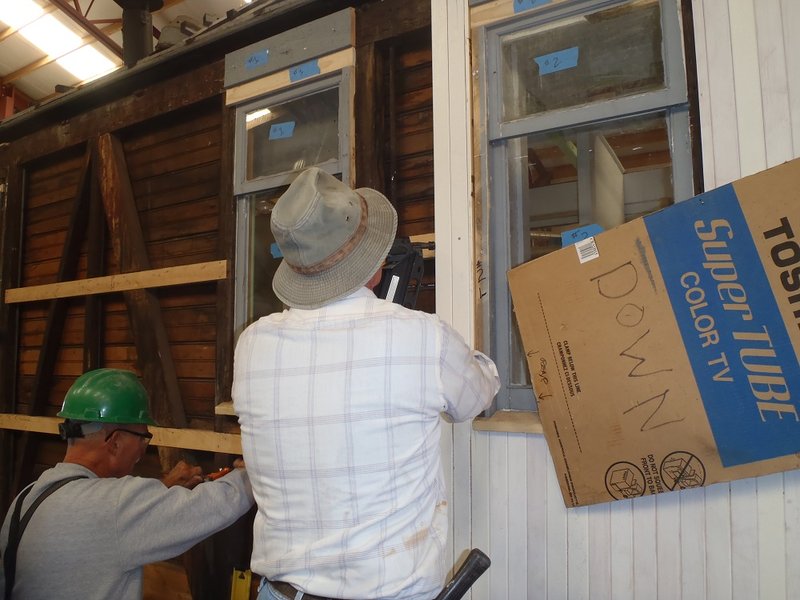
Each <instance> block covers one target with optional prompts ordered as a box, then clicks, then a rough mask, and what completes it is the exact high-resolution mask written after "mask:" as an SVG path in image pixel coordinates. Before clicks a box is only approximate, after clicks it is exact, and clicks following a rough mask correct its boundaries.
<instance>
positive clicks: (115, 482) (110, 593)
mask: <svg viewBox="0 0 800 600" xmlns="http://www.w3.org/2000/svg"><path fill="white" fill-rule="evenodd" d="M58 416H60V417H64V419H65V420H64V422H63V423H62V424H61V425H60V426H59V431H60V433H61V436H62V438H64V439H65V440H66V441H67V451H66V454H65V456H64V460H63V461H62V462H60V463H58V464H57V465H56V466H55V467H53V468H52V469H48V470H47V471H45V472H44V473H42V475H41V476H40V477H39V479H38V480H37V481H35V482H34V483H33V484H32V485H31V486H29V487H28V488H26V489H25V490H23V492H22V493H21V494H20V495H19V496H18V497H17V499H15V500H14V502H13V503H12V505H11V508H10V510H9V513H8V515H6V519H5V522H4V523H3V527H2V529H1V530H0V550H2V558H3V569H2V571H1V572H0V590H2V591H4V593H5V599H6V600H10V599H12V598H13V599H20V598H23V599H25V600H38V599H39V598H42V599H44V598H48V599H49V598H53V597H58V598H65V599H76V600H77V599H81V600H88V599H93V598H96V599H98V600H100V599H106V598H115V599H136V600H140V599H141V598H142V567H143V566H144V565H145V564H148V563H152V562H156V561H160V560H166V559H168V558H172V557H174V556H177V555H178V554H181V553H182V552H185V551H186V550H188V549H189V548H191V547H192V546H193V545H195V544H196V543H198V542H200V541H201V540H203V539H204V538H206V537H208V536H209V535H211V534H213V533H215V532H216V531H219V530H221V529H223V528H225V527H227V526H228V525H230V524H232V523H233V522H234V521H236V520H237V519H238V518H239V517H240V516H242V515H243V514H244V513H246V512H247V511H248V510H249V509H250V507H251V506H252V504H253V494H252V490H251V488H250V480H249V478H248V476H247V472H246V471H245V469H244V468H243V467H244V464H243V463H242V462H241V461H237V466H238V467H239V468H236V469H234V470H233V471H231V473H229V474H227V475H225V476H224V477H220V478H218V479H216V480H215V481H209V482H206V483H201V481H202V475H201V472H200V469H199V468H198V467H190V466H189V465H187V464H186V463H184V462H182V461H181V462H180V463H179V464H178V465H177V466H176V467H175V468H174V469H173V470H172V471H170V473H168V474H167V475H166V476H165V477H164V479H162V480H157V479H151V478H146V477H133V476H131V472H132V471H133V468H134V466H135V465H136V463H137V462H139V460H140V459H141V458H142V456H144V453H145V451H146V449H147V445H148V443H149V442H150V439H151V438H152V434H151V433H150V432H149V431H148V425H154V424H155V423H154V421H153V420H152V419H151V418H150V413H149V411H148V408H147V392H146V391H145V389H144V387H143V386H142V384H141V383H140V382H139V380H138V379H137V377H136V375H134V374H133V373H131V372H130V371H124V370H120V369H97V370H95V371H90V372H88V373H85V374H84V375H82V376H80V377H79V378H78V379H77V380H76V381H75V383H73V385H72V387H70V389H69V391H67V394H66V396H65V397H64V404H63V406H62V409H61V412H59V413H58Z"/></svg>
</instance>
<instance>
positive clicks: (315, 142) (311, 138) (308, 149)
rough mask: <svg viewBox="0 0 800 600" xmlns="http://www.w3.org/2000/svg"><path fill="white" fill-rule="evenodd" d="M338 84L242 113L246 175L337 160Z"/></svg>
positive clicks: (279, 171)
mask: <svg viewBox="0 0 800 600" xmlns="http://www.w3.org/2000/svg"><path fill="white" fill-rule="evenodd" d="M338 121H339V88H338V86H337V87H334V88H331V89H327V90H323V91H320V92H316V93H312V94H308V95H305V96H302V97H300V98H295V99H292V100H289V101H287V102H284V103H282V104H277V105H272V106H257V107H253V108H252V109H250V110H249V111H248V112H247V113H246V114H245V128H246V131H247V149H246V156H247V159H246V165H245V178H246V180H248V181H249V180H253V179H257V178H259V177H266V176H270V175H276V174H279V173H286V172H292V171H299V170H301V169H304V168H305V167H309V166H312V165H321V164H324V163H326V162H329V161H338V160H339V123H338Z"/></svg>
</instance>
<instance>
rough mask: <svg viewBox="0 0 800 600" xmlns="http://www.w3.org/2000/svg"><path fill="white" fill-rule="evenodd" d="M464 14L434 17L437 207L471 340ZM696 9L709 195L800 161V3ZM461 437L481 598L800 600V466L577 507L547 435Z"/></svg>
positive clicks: (444, 291) (443, 296) (755, 1)
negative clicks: (480, 553) (461, 188)
mask: <svg viewBox="0 0 800 600" xmlns="http://www.w3.org/2000/svg"><path fill="white" fill-rule="evenodd" d="M461 4H463V3H462V2H460V0H446V1H445V0H442V2H441V3H439V2H436V3H434V4H433V12H432V15H433V31H434V32H435V33H434V40H433V71H434V123H435V126H434V137H435V141H436V155H437V156H439V155H441V154H442V153H445V152H446V153H448V154H449V156H448V157H447V158H441V159H437V162H436V211H437V217H438V216H444V214H450V215H451V217H452V219H451V223H450V225H444V224H443V223H442V224H440V223H439V221H437V227H436V231H437V254H438V255H439V257H440V259H441V262H440V263H439V265H438V278H437V287H438V294H437V300H438V302H439V304H440V312H443V313H444V315H445V317H446V318H449V319H451V320H452V322H453V323H454V324H455V325H456V326H457V327H459V328H460V330H461V331H462V333H464V334H465V336H467V337H469V338H471V337H472V333H473V332H472V325H471V323H472V322H474V318H475V315H474V314H473V315H464V314H459V313H456V312H455V311H456V309H455V308H454V306H455V304H456V303H457V299H458V298H463V297H470V298H471V297H472V295H470V294H472V292H473V290H472V287H471V284H469V283H467V282H464V281H463V279H464V277H463V275H464V271H465V270H467V269H470V268H471V266H472V263H471V262H467V261H468V259H467V256H468V253H466V252H463V253H462V252H461V251H460V250H459V248H460V244H461V243H462V238H466V239H469V238H470V236H471V226H472V225H471V222H470V223H464V222H463V215H464V213H465V212H468V211H469V210H470V207H469V206H468V202H469V201H468V197H469V196H468V194H465V195H463V196H457V195H456V194H455V193H454V190H453V189H452V187H453V181H454V180H456V179H457V178H459V177H463V178H465V179H468V178H469V177H470V174H471V166H470V157H469V149H468V148H466V147H464V148H460V147H458V146H456V145H454V144H453V140H454V139H457V138H458V136H459V135H462V136H463V134H459V133H458V132H454V131H453V130H452V128H453V127H454V123H455V122H456V118H455V117H456V116H458V115H460V114H462V108H461V107H463V106H465V105H466V106H468V105H469V102H470V97H469V96H468V94H467V91H466V89H465V88H464V86H463V85H461V84H463V83H464V82H466V83H469V81H470V77H469V74H468V73H467V74H464V73H463V72H462V71H461V70H460V67H459V61H460V60H461V58H460V56H461V55H462V54H464V55H468V50H469V49H468V41H467V40H466V37H467V36H466V34H465V33H463V32H464V31H466V29H465V28H464V23H463V9H462V8H461V7H460V5H461ZM692 8H693V12H694V24H695V37H696V56H697V70H698V80H699V81H698V86H699V87H698V89H699V97H700V119H701V135H702V155H703V163H704V165H703V169H704V173H703V175H704V179H705V186H706V189H712V188H714V187H718V186H719V185H722V184H725V183H728V182H730V181H733V180H735V179H738V178H740V177H743V176H746V175H749V174H752V173H755V172H757V171H760V170H763V169H765V168H767V167H771V166H774V165H777V164H780V163H781V162H783V161H785V160H788V159H790V158H793V157H797V156H800V41H798V38H797V31H800V2H798V1H797V0H693V2H692ZM444 32H446V35H445V33H444ZM462 33H463V37H460V36H461V35H462ZM467 114H469V113H467ZM467 122H468V121H467V120H465V121H464V123H467ZM458 127H460V128H466V131H467V134H469V126H465V125H464V124H463V123H462V124H460V125H458ZM465 146H466V145H465ZM442 169H446V170H447V172H446V173H443V172H442ZM447 211H449V212H447ZM442 307H444V310H442ZM448 307H450V310H448ZM462 309H463V307H462ZM453 439H454V438H449V441H448V443H447V444H446V448H447V449H448V450H450V451H452V453H453V455H452V457H453V460H451V462H450V464H448V465H446V468H448V469H450V470H451V471H452V474H451V478H452V479H453V480H454V484H455V487H456V489H457V490H458V489H463V484H462V485H461V486H459V484H458V482H459V481H462V482H463V481H469V480H471V482H472V484H471V485H472V507H471V508H472V511H471V520H470V522H466V521H465V519H464V517H463V510H462V511H459V512H457V514H456V517H455V522H454V524H453V525H454V527H455V530H456V531H455V533H454V534H451V543H453V545H454V556H455V557H456V558H457V557H458V556H459V554H460V551H461V550H463V548H464V547H467V546H476V547H480V548H482V549H484V550H485V551H486V552H487V553H488V554H489V556H490V557H491V558H492V567H491V568H490V569H489V571H488V572H487V573H486V574H485V575H484V576H483V577H482V578H481V579H479V580H478V582H477V583H476V584H475V585H474V586H473V588H472V594H471V595H472V598H473V599H480V600H483V599H491V600H504V599H508V600H524V599H540V598H541V599H545V598H546V599H551V600H555V599H562V598H568V599H576V600H577V599H584V598H589V599H591V600H595V599H613V600H620V599H636V600H641V599H647V600H649V599H658V600H669V599H680V600H690V599H701V600H719V599H727V598H732V599H737V600H738V599H740V600H754V599H760V600H783V599H785V600H795V599H798V598H800V569H798V568H797V557H798V556H800V471H792V472H787V473H778V474H774V475H768V476H764V477H758V478H753V479H745V480H739V481H734V482H732V483H729V484H716V485H712V486H709V487H706V488H700V489H695V490H686V491H682V492H679V493H668V494H661V495H658V496H651V497H645V498H639V499H637V500H632V501H631V500H626V501H618V502H614V503H610V504H603V505H597V506H591V507H587V508H578V509H570V510H569V511H568V510H566V509H565V508H564V503H563V500H562V498H561V493H560V491H559V488H558V481H557V479H556V476H555V471H554V468H553V464H552V462H551V459H550V455H549V452H548V450H547V446H546V444H545V442H544V439H543V438H542V437H541V436H538V435H530V436H524V435H518V434H503V433H486V432H479V433H476V432H472V434H471V439H470V440H469V446H468V447H466V446H465V445H464V444H465V442H462V443H461V445H459V444H458V443H453ZM463 453H468V454H469V455H470V456H471V460H470V464H469V466H467V465H464V464H463V463H464V461H463V458H462V456H463ZM465 529H466V530H468V531H469V532H470V534H471V535H470V536H467V535H466V534H465V531H464V530H465Z"/></svg>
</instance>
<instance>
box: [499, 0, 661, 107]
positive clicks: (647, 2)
mask: <svg viewBox="0 0 800 600" xmlns="http://www.w3.org/2000/svg"><path fill="white" fill-rule="evenodd" d="M501 54H502V59H501V60H502V82H503V83H502V86H503V87H502V92H503V99H502V107H503V115H502V118H503V120H504V121H512V120H515V119H520V118H522V117H525V116H529V115H536V114H540V113H544V112H547V111H552V110H558V109H564V108H569V107H574V106H581V105H586V104H590V103H593V102H598V101H603V100H608V99H612V98H619V97H622V96H629V95H632V94H639V93H642V92H648V91H653V90H657V89H662V88H664V87H665V75H664V58H663V44H662V37H661V14H660V8H659V3H658V2H657V1H656V0H636V1H633V2H630V3H627V4H624V5H622V6H617V7H614V8H609V9H606V10H601V11H597V12H594V13H590V14H586V15H580V16H575V17H571V18H566V19H559V20H557V21H555V22H552V23H546V24H543V25H541V26H538V27H535V28H532V29H531V28H528V29H525V30H524V31H521V32H516V33H511V34H507V35H505V36H502V38H501Z"/></svg>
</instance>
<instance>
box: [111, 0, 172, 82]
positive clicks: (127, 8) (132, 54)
mask: <svg viewBox="0 0 800 600" xmlns="http://www.w3.org/2000/svg"><path fill="white" fill-rule="evenodd" d="M114 2H116V3H117V4H118V5H119V6H121V7H122V61H123V62H124V63H125V66H126V67H132V66H133V65H135V64H136V63H137V62H139V60H141V59H142V58H144V57H145V56H149V55H150V54H152V53H153V15H152V13H153V12H154V11H157V10H160V9H161V8H162V7H163V6H164V0H114Z"/></svg>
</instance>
